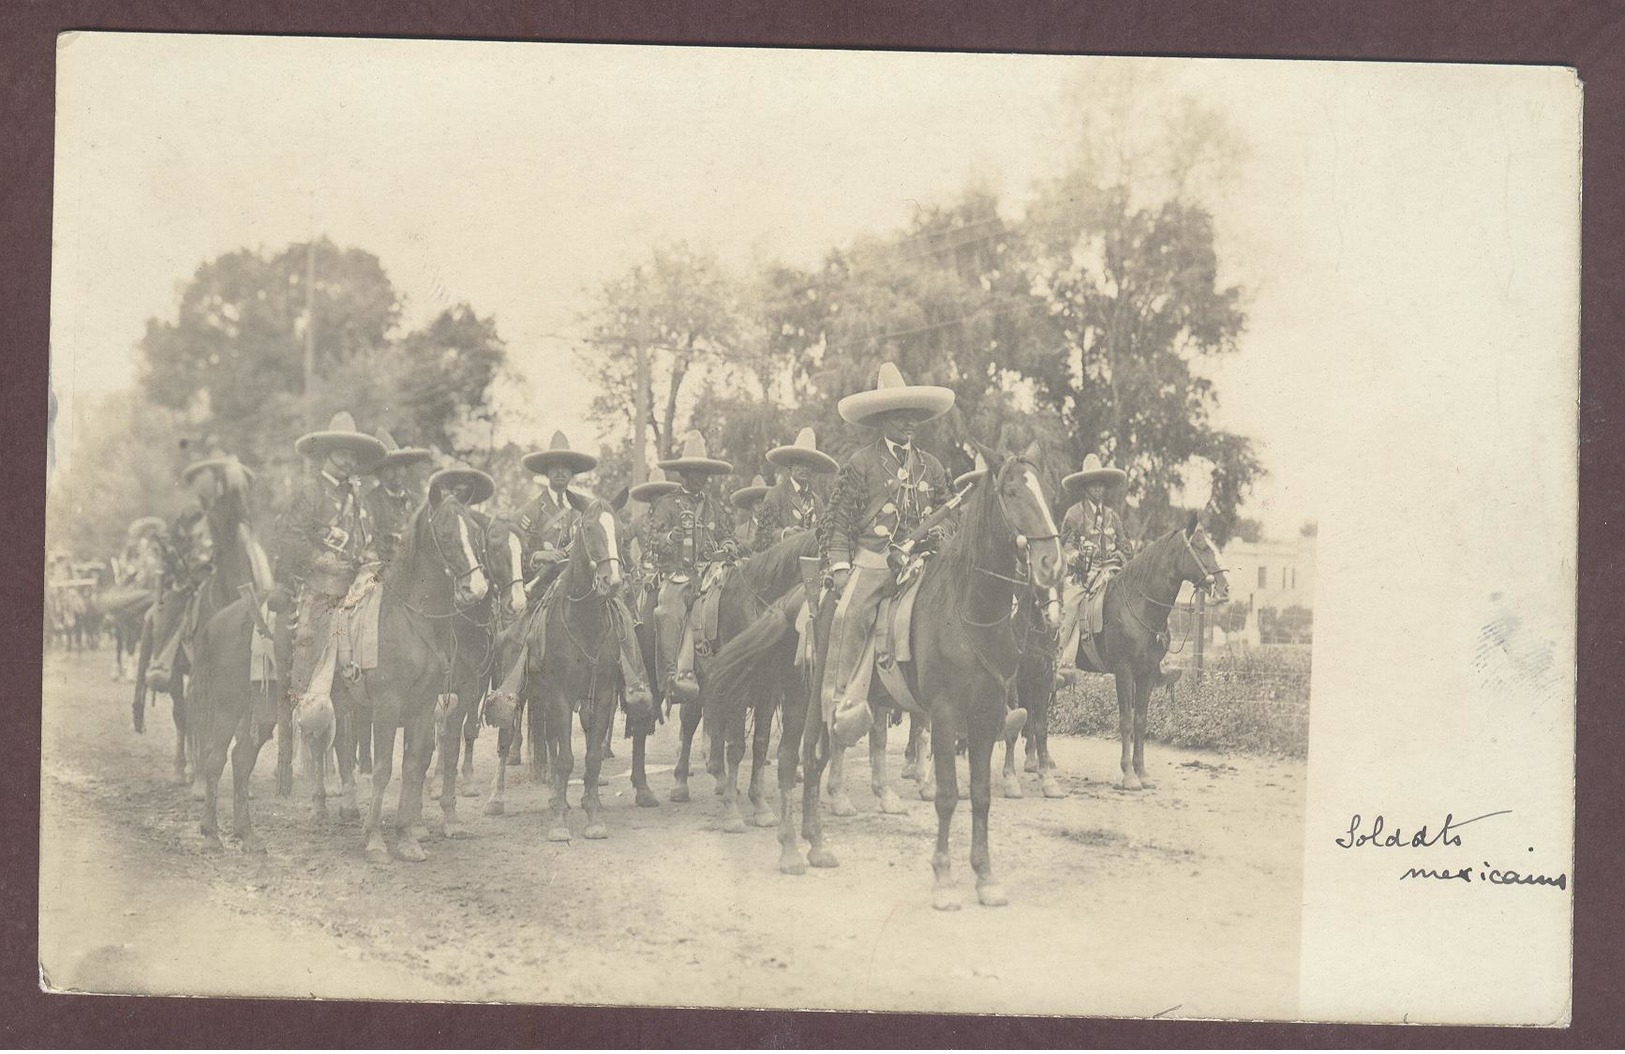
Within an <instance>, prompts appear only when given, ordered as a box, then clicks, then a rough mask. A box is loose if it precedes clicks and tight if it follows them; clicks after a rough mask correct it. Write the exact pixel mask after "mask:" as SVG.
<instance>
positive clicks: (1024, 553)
mask: <svg viewBox="0 0 1625 1054" xmlns="http://www.w3.org/2000/svg"><path fill="white" fill-rule="evenodd" d="M1012 464H1020V465H1023V466H1025V467H1026V468H1028V469H1032V468H1033V467H1034V466H1033V465H1032V463H1031V462H1028V461H1025V460H1023V459H1022V458H1012V459H1010V461H1008V462H1006V463H1005V465H1004V466H1001V468H1000V470H999V475H1000V476H1002V475H1003V473H1004V471H1005V470H1006V469H1008V467H1009V466H1010V465H1012ZM984 478H985V477H984ZM992 482H993V483H994V485H995V486H994V491H993V499H994V501H995V502H996V503H997V506H998V510H999V519H1000V520H1001V521H1002V523H1003V524H1004V529H1005V530H1006V531H1008V532H1009V534H1010V535H1011V537H1012V538H1014V539H1015V546H1016V554H1017V556H1018V557H1019V558H1020V571H1021V573H1020V575H1019V576H1017V575H1007V574H1003V573H1001V572H998V571H995V570H993V569H992V568H990V567H983V566H982V565H981V564H974V565H972V566H973V567H974V568H975V569H976V570H977V571H978V572H980V573H981V574H984V575H987V576H989V577H990V578H996V579H999V580H1000V581H1002V582H1008V583H1010V584H1011V585H1013V586H1016V587H1018V588H1020V589H1023V590H1026V591H1027V593H1028V595H1029V596H1033V597H1036V596H1037V594H1038V587H1037V586H1035V585H1034V576H1033V548H1032V543H1034V542H1051V541H1059V540H1060V537H1061V536H1060V534H1058V533H1055V534H1034V535H1028V534H1023V533H1022V532H1021V531H1019V530H1017V529H1016V525H1015V523H1014V522H1013V521H1012V520H1011V518H1010V509H1009V507H1008V506H1006V505H1005V503H1004V493H1003V488H1002V487H999V486H998V483H999V482H1000V481H999V479H994V480H992ZM977 485H978V484H977V483H972V484H971V486H972V487H975V486H977ZM1044 593H1045V594H1046V596H1045V597H1044V601H1045V604H1046V605H1048V604H1055V605H1059V604H1060V602H1061V590H1060V587H1059V586H1051V587H1049V588H1048V589H1046V590H1044ZM1014 615H1015V605H1011V609H1010V611H1009V612H1008V613H1006V614H1004V615H1002V616H1001V617H999V618H997V619H995V620H993V621H992V622H989V623H986V624H983V623H980V622H974V621H971V620H969V619H966V618H965V616H964V613H963V612H961V614H960V620H961V621H963V622H965V624H966V625H970V626H976V627H978V628H980V629H987V628H989V627H992V626H997V625H998V624H999V623H1001V622H1004V621H1007V620H1008V619H1010V618H1011V617H1013V616H1014Z"/></svg>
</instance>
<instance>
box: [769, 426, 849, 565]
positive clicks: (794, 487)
mask: <svg viewBox="0 0 1625 1054" xmlns="http://www.w3.org/2000/svg"><path fill="white" fill-rule="evenodd" d="M767 459H768V460H769V461H771V462H772V463H773V464H774V465H775V466H777V467H778V469H779V478H778V482H776V483H774V484H773V489H772V490H770V491H768V492H767V496H766V497H764V498H763V499H762V503H761V504H760V505H758V506H757V507H756V519H755V528H754V529H755V532H756V537H755V547H756V550H757V551H758V552H760V551H761V550H763V549H766V548H768V547H769V546H771V545H773V544H775V543H777V542H780V541H782V540H784V539H785V538H788V537H789V536H790V535H792V534H794V533H796V532H798V531H816V530H817V529H818V527H819V525H820V523H821V522H822V518H823V514H824V503H823V500H822V499H820V498H819V496H818V492H817V491H815V490H813V486H812V479H813V476H815V475H826V474H827V475H834V474H835V472H836V470H837V469H839V468H840V465H838V464H836V462H835V459H834V458H832V457H830V456H829V455H828V454H826V453H824V452H823V451H822V450H819V449H818V436H817V434H816V433H814V432H813V430H812V429H811V428H803V429H802V430H801V432H800V433H799V434H798V435H797V436H796V441H795V442H794V443H790V444H788V445H786V446H778V447H774V448H773V449H772V450H769V451H768V452H767Z"/></svg>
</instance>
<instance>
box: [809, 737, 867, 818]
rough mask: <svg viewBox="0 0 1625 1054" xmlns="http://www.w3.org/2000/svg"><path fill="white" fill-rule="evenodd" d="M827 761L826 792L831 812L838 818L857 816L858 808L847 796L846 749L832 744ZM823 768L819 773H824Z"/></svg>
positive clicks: (821, 767)
mask: <svg viewBox="0 0 1625 1054" xmlns="http://www.w3.org/2000/svg"><path fill="white" fill-rule="evenodd" d="M826 760H827V761H828V763H829V783H828V785H827V786H826V787H825V788H824V790H825V792H826V793H828V794H829V811H830V812H832V813H834V814H835V815H836V816H856V815H857V813H858V807H857V806H856V805H853V804H852V799H851V798H849V797H847V794H846V749H845V748H844V747H838V746H835V744H834V743H831V744H830V753H829V755H828V756H827V758H826ZM823 768H824V766H822V765H820V766H819V771H820V772H822V771H823ZM815 786H816V784H815Z"/></svg>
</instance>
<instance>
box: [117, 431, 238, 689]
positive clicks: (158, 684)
mask: <svg viewBox="0 0 1625 1054" xmlns="http://www.w3.org/2000/svg"><path fill="white" fill-rule="evenodd" d="M233 464H236V459H235V458H233V457H230V456H229V455H227V454H225V453H224V452H223V451H221V450H220V449H219V448H215V449H213V450H211V451H210V453H209V454H208V455H207V456H205V457H202V458H199V459H197V460H195V461H193V462H192V463H191V464H189V465H187V466H186V467H185V468H184V469H182V470H181V475H180V485H181V486H183V487H187V488H189V489H190V490H191V492H192V497H193V499H194V500H195V504H194V505H193V506H192V507H191V508H189V509H187V510H186V511H185V512H182V513H181V514H180V515H179V516H177V517H176V518H175V521H174V523H173V524H171V525H170V528H169V531H168V538H167V543H166V540H165V538H164V536H163V535H162V534H159V533H157V532H155V531H152V530H151V529H150V523H149V521H150V520H152V519H156V517H148V518H147V519H145V520H137V521H136V523H133V524H131V525H130V526H131V528H132V529H134V528H136V527H137V525H142V528H143V538H144V539H145V540H147V541H150V543H151V544H152V545H153V546H155V547H156V552H157V554H158V559H159V561H160V563H161V567H162V570H161V573H160V576H159V582H160V584H159V587H158V596H157V598H156V603H155V604H154V606H153V614H152V643H153V649H154V650H153V654H152V661H151V663H150V664H149V665H148V667H147V680H146V683H147V686H148V687H150V688H152V689H154V690H155V691H159V692H167V691H169V688H170V681H171V678H172V671H173V669H174V666H175V653H176V652H177V651H178V650H179V649H180V647H181V645H182V643H183V642H185V641H188V640H190V639H191V637H192V634H193V633H194V632H195V631H196V629H197V614H198V602H199V596H200V587H201V586H202V585H203V582H204V580H205V579H207V578H208V576H209V572H210V571H211V570H213V568H214V547H215V546H216V545H218V544H221V543H220V541H219V540H217V539H215V538H212V537H210V534H209V521H208V515H209V510H210V508H212V507H213V505H214V503H215V502H216V501H218V500H219V499H220V495H221V493H222V492H223V491H224V489H225V476H224V473H225V469H226V466H227V465H233ZM160 522H162V521H160Z"/></svg>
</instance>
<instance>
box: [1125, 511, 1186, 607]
mask: <svg viewBox="0 0 1625 1054" xmlns="http://www.w3.org/2000/svg"><path fill="white" fill-rule="evenodd" d="M1179 531H1180V528H1178V527H1175V528H1174V529H1173V530H1171V531H1169V532H1168V533H1166V534H1163V535H1160V536H1159V537H1158V538H1157V539H1156V540H1155V541H1153V542H1152V543H1151V544H1150V545H1147V546H1146V547H1145V548H1144V549H1142V550H1140V551H1139V552H1137V553H1135V554H1134V555H1133V556H1132V557H1131V558H1130V559H1129V561H1128V563H1126V564H1124V565H1123V570H1122V572H1121V573H1120V574H1118V575H1117V576H1116V578H1115V579H1114V581H1116V582H1121V583H1123V584H1124V585H1133V586H1136V587H1138V588H1139V591H1140V592H1141V593H1142V594H1143V593H1144V592H1145V591H1146V586H1147V585H1154V584H1155V583H1148V582H1147V579H1149V578H1150V577H1151V571H1152V568H1153V567H1155V566H1156V565H1157V564H1158V563H1159V561H1157V560H1155V559H1153V557H1156V556H1161V555H1162V551H1163V550H1164V549H1165V548H1167V547H1168V543H1169V541H1170V540H1171V539H1172V538H1173V536H1174V535H1176V534H1178V533H1179Z"/></svg>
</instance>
